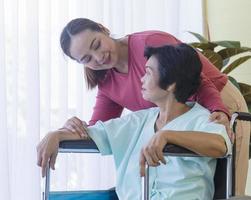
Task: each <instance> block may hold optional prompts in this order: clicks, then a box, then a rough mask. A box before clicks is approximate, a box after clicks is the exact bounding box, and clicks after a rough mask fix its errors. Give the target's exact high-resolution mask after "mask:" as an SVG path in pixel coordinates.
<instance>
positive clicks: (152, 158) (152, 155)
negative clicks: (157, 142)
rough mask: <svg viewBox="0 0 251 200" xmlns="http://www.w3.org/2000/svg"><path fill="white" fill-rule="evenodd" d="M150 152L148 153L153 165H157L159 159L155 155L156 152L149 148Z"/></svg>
mask: <svg viewBox="0 0 251 200" xmlns="http://www.w3.org/2000/svg"><path fill="white" fill-rule="evenodd" d="M150 149H151V150H150V152H148V153H149V156H150V157H151V160H152V162H153V163H154V164H159V160H160V159H159V157H158V155H157V152H156V150H155V148H150Z"/></svg>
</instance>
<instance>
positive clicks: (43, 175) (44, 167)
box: [41, 158, 48, 177]
mask: <svg viewBox="0 0 251 200" xmlns="http://www.w3.org/2000/svg"><path fill="white" fill-rule="evenodd" d="M47 164H48V158H44V159H42V165H41V167H42V177H45V174H46V168H47Z"/></svg>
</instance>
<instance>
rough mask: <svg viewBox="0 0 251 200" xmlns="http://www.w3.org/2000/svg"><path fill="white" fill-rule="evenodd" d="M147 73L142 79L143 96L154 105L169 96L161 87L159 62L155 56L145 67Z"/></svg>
mask: <svg viewBox="0 0 251 200" xmlns="http://www.w3.org/2000/svg"><path fill="white" fill-rule="evenodd" d="M145 68H146V73H145V75H144V76H143V77H142V78H141V82H142V96H143V98H144V99H145V100H147V101H150V102H152V103H156V102H157V101H160V100H161V99H163V98H164V97H166V95H167V94H168V93H167V91H166V90H163V89H161V88H160V87H159V71H158V62H157V59H156V57H155V56H151V57H150V58H149V59H148V61H147V62H146V65H145Z"/></svg>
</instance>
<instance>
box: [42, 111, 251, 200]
mask: <svg viewBox="0 0 251 200" xmlns="http://www.w3.org/2000/svg"><path fill="white" fill-rule="evenodd" d="M237 120H243V121H251V114H250V113H244V112H235V113H234V114H233V115H232V117H231V121H230V126H231V129H232V130H233V133H235V129H236V123H237ZM58 152H59V153H99V150H98V148H97V146H96V144H95V143H94V142H93V141H92V140H77V141H63V142H61V143H60V144H59V151H58ZM163 152H164V155H165V156H182V157H191V156H192V157H195V156H196V157H200V155H197V154H195V153H194V152H192V151H190V150H187V149H185V148H183V147H179V146H176V145H172V144H168V145H166V146H165V148H164V150H163ZM232 152H233V153H232V155H228V156H226V157H224V158H218V159H217V165H216V171H215V175H214V185H215V193H214V200H220V199H221V200H227V199H229V200H232V199H233V200H234V199H236V200H248V199H249V200H251V197H247V196H246V197H235V190H234V188H235V165H234V163H235V142H233V151H232ZM143 184H144V186H143V187H142V188H143V189H142V199H143V200H149V199H150V198H149V187H148V185H149V166H146V176H145V177H144V180H143ZM73 199H78V200H82V199H83V200H97V199H102V200H118V197H117V195H116V192H115V190H114V188H113V189H110V190H106V191H75V192H56V191H50V168H49V166H48V167H47V170H46V177H45V191H44V192H43V200H73Z"/></svg>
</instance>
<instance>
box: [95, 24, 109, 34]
mask: <svg viewBox="0 0 251 200" xmlns="http://www.w3.org/2000/svg"><path fill="white" fill-rule="evenodd" d="M98 25H99V27H100V28H101V30H102V31H103V32H104V33H105V34H107V35H110V30H109V29H108V28H106V27H104V26H103V25H102V24H98Z"/></svg>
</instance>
